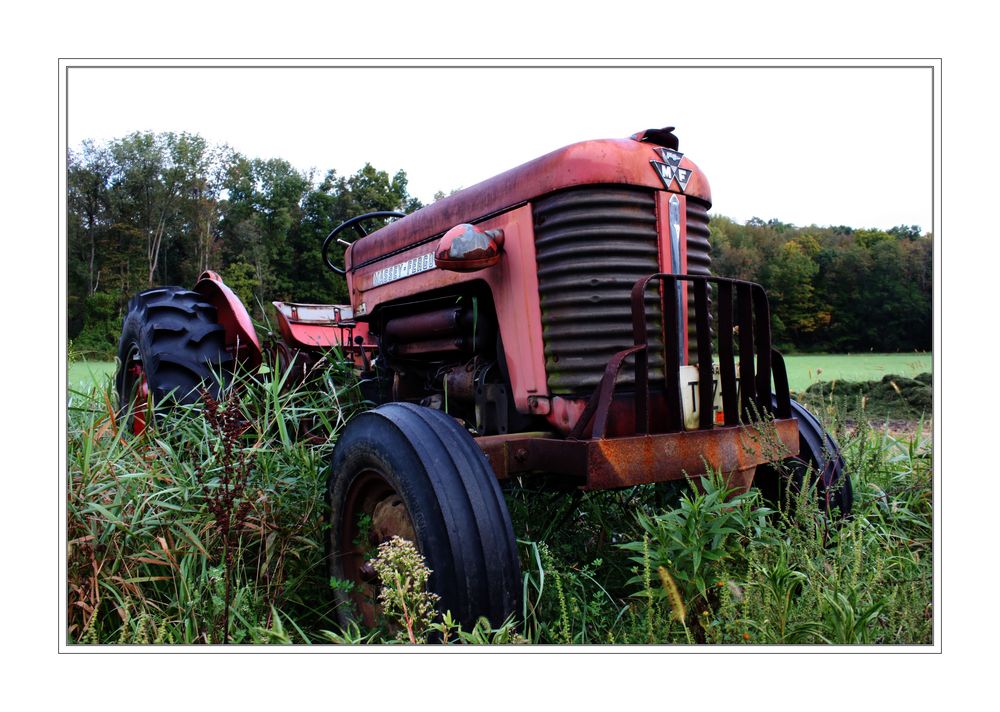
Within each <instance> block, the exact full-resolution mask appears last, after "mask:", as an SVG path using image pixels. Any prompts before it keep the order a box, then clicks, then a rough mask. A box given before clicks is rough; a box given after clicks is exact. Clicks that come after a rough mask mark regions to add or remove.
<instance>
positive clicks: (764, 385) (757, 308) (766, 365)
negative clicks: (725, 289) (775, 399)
mask: <svg viewBox="0 0 1000 712" xmlns="http://www.w3.org/2000/svg"><path fill="white" fill-rule="evenodd" d="M753 295H754V300H753V308H754V317H755V319H756V321H757V331H756V335H757V349H756V350H757V403H758V408H759V410H760V412H761V413H763V412H771V410H772V409H771V314H770V309H769V308H768V305H767V295H766V294H764V289H763V287H759V286H755V287H754V288H753Z"/></svg>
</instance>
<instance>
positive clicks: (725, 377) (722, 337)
mask: <svg viewBox="0 0 1000 712" xmlns="http://www.w3.org/2000/svg"><path fill="white" fill-rule="evenodd" d="M719 380H720V381H721V383H720V384H719V385H720V386H721V387H722V411H723V413H724V414H725V418H726V421H725V422H726V425H736V424H737V423H739V420H740V417H739V410H738V400H737V398H738V394H737V388H736V362H735V359H734V357H733V284H732V282H719Z"/></svg>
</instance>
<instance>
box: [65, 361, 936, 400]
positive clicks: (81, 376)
mask: <svg viewBox="0 0 1000 712" xmlns="http://www.w3.org/2000/svg"><path fill="white" fill-rule="evenodd" d="M785 366H786V368H787V369H788V383H789V386H791V389H792V390H793V391H804V390H805V389H806V388H808V387H809V386H811V385H812V384H813V383H817V382H819V381H832V380H835V379H836V380H839V381H877V380H880V379H881V378H882V376H884V375H886V374H888V373H893V374H897V375H900V376H908V377H910V378H913V377H914V376H916V375H917V374H919V373H924V372H927V371H930V370H931V355H930V354H929V353H905V354H801V355H794V356H785ZM114 370H115V365H114V363H111V362H109V361H77V362H76V363H73V364H70V367H69V387H70V388H72V389H76V390H79V389H85V388H87V387H89V386H90V385H91V384H93V383H98V382H100V381H101V380H103V379H104V378H106V377H113V376H114Z"/></svg>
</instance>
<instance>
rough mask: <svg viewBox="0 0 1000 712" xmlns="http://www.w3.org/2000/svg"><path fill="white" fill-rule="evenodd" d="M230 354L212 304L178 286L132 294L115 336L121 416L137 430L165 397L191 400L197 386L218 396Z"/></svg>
mask: <svg viewBox="0 0 1000 712" xmlns="http://www.w3.org/2000/svg"><path fill="white" fill-rule="evenodd" d="M232 360H233V357H232V356H231V355H230V354H229V352H228V351H227V350H226V334H225V329H224V328H223V327H222V326H220V325H219V324H218V323H216V310H215V307H214V306H212V305H211V304H209V303H208V302H206V301H205V299H204V298H203V297H202V296H201V295H200V294H198V293H197V292H192V291H189V290H186V289H183V288H181V287H159V288H157V289H149V290H147V291H145V292H140V293H139V294H137V295H135V296H134V297H132V299H131V301H129V305H128V312H127V313H126V315H125V321H124V323H123V325H122V336H121V340H120V341H119V342H118V373H117V376H116V379H115V385H116V390H117V391H118V405H119V413H120V414H121V417H124V418H127V423H128V429H129V430H131V431H132V432H133V433H135V434H140V433H142V432H143V431H144V430H145V429H146V426H147V424H148V423H149V418H150V414H151V412H152V411H153V410H154V409H156V408H158V407H160V406H163V405H169V404H170V403H180V404H187V403H195V402H197V401H198V400H199V398H200V392H201V390H202V389H204V390H206V391H207V392H208V393H209V394H210V395H211V396H212V397H213V398H218V397H219V392H220V390H221V388H222V386H223V385H224V381H225V378H226V374H227V373H228V371H229V369H230V366H231V364H232Z"/></svg>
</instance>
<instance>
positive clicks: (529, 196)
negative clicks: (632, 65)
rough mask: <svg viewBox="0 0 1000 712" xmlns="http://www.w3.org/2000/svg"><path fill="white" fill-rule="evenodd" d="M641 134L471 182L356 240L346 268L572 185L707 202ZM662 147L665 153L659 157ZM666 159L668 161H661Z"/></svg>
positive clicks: (706, 192)
mask: <svg viewBox="0 0 1000 712" xmlns="http://www.w3.org/2000/svg"><path fill="white" fill-rule="evenodd" d="M642 136H643V134H636V137H635V138H626V139H602V140H595V141H583V142H581V143H575V144H572V145H570V146H566V147H565V148H560V149H559V150H557V151H553V152H552V153H549V154H546V155H544V156H542V157H540V158H536V159H535V160H533V161H529V162H527V163H524V164H522V165H520V166H517V167H516V168H512V169H510V170H509V171H506V172H504V173H501V174H500V175H497V176H494V177H493V178H489V179H487V180H485V181H483V182H481V183H477V184H476V185H473V186H471V187H469V188H466V189H464V190H462V191H459V192H458V193H455V194H454V195H450V196H448V197H447V198H444V199H442V200H439V201H437V202H436V203H434V204H432V205H428V206H427V207H425V208H421V209H420V210H417V211H416V212H414V213H411V214H410V215H407V216H406V217H405V218H402V219H400V220H397V221H396V222H394V223H392V224H391V225H387V226H386V227H384V228H382V229H380V230H377V231H375V232H373V233H372V234H371V235H368V236H366V237H363V238H361V239H359V240H357V241H356V242H355V243H354V244H353V245H352V246H351V247H350V248H349V249H348V250H347V255H346V264H347V267H348V269H350V270H354V269H356V268H358V267H362V266H364V265H367V264H371V263H372V262H375V261H378V260H380V259H383V258H385V257H388V256H390V255H392V254H395V253H397V252H400V251H402V250H406V249H409V248H411V247H415V246H416V245H420V244H423V243H427V242H431V241H433V240H435V239H437V238H439V237H441V235H443V234H444V233H445V231H447V230H448V229H450V228H452V227H454V226H455V225H458V224H460V223H476V222H479V221H482V220H485V219H487V218H489V217H491V216H493V215H497V214H498V213H502V212H504V211H506V210H509V209H511V208H514V207H517V206H519V205H524V204H526V203H527V202H529V201H532V200H535V199H536V198H540V197H542V196H544V195H546V194H548V193H553V192H555V191H558V190H562V189H564V188H570V187H573V186H579V185H593V184H627V185H637V186H647V187H649V188H650V189H654V190H664V189H665V188H666V189H668V190H671V191H672V192H678V193H680V192H683V193H684V194H685V195H688V196H693V197H696V198H699V199H700V200H702V201H704V202H705V203H708V204H710V203H711V201H712V197H711V191H710V189H709V186H708V181H707V180H706V178H705V176H704V175H703V174H702V173H701V171H700V170H698V168H697V166H695V164H694V163H692V162H691V161H690V160H689V159H688V158H686V157H683V155H682V154H680V153H677V152H676V151H671V150H670V149H664V148H663V147H662V145H657V144H655V143H651V142H647V141H643V140H640V139H641V138H642ZM664 151H666V152H667V153H668V154H670V155H669V156H666V157H665V156H664ZM665 161H666V162H665ZM670 161H673V162H674V165H673V166H668V165H667V162H670ZM676 169H680V171H681V172H683V174H684V175H685V176H688V179H687V180H686V181H685V184H684V188H683V189H682V188H681V187H680V185H679V183H678V181H677V180H670V179H669V176H671V175H673V173H672V171H673V170H676ZM687 171H690V174H688V173H687Z"/></svg>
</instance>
